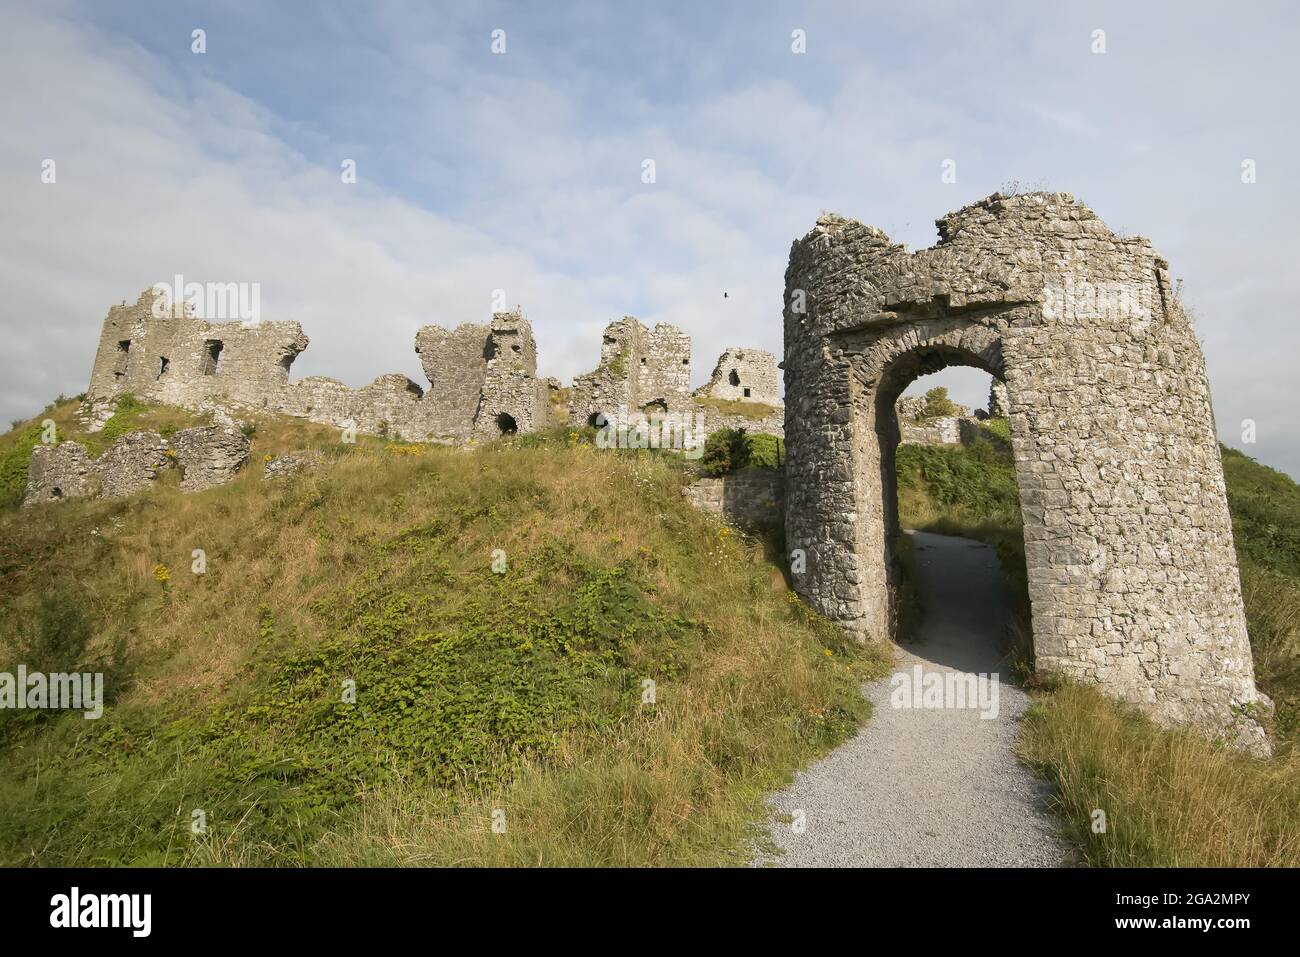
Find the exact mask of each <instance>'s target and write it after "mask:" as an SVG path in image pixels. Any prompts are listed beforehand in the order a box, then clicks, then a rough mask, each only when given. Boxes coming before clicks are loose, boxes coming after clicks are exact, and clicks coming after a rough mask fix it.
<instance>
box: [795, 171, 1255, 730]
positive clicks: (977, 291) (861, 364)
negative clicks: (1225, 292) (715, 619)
mask: <svg viewBox="0 0 1300 957" xmlns="http://www.w3.org/2000/svg"><path fill="white" fill-rule="evenodd" d="M938 226H939V234H940V241H939V243H938V244H937V245H935V246H934V247H932V248H929V249H924V250H921V251H919V252H916V253H909V252H908V251H907V250H906V249H904V248H903V247H901V246H899V245H897V244H894V243H892V242H891V241H890V240H889V239H888V237H887V236H886V235H885V234H884V233H883V232H881V231H880V230H878V229H874V228H872V227H868V226H864V225H862V224H861V223H857V222H854V221H852V220H848V219H844V218H841V217H838V216H824V217H822V218H821V219H820V220H819V221H818V223H817V225H816V227H815V228H814V229H813V230H812V231H811V232H810V233H808V234H807V235H806V236H805V237H803V238H802V239H800V240H798V241H796V242H795V243H794V245H793V246H792V248H791V252H790V265H789V268H788V269H787V272H786V307H785V314H784V320H785V343H786V355H785V380H786V409H787V417H786V442H787V460H786V476H787V507H786V537H787V545H788V547H789V548H790V549H795V548H803V549H805V550H806V554H807V571H806V572H805V573H804V574H802V575H799V576H796V577H795V581H796V588H797V589H798V590H799V592H800V593H801V594H802V595H803V596H804V597H805V598H806V599H807V600H808V601H809V602H810V603H811V604H812V605H813V606H814V607H815V608H817V609H818V610H819V611H821V612H823V613H825V614H827V615H828V616H830V617H831V618H833V619H835V620H838V621H840V622H842V623H843V624H844V625H845V626H846V627H848V628H849V629H850V630H852V631H854V632H856V633H858V634H862V635H864V636H865V635H877V636H885V635H888V634H889V633H890V631H891V628H892V614H891V612H892V610H891V607H890V602H891V584H892V583H893V581H894V580H895V579H896V575H897V567H896V565H895V563H894V560H893V558H892V542H893V537H894V535H895V534H896V532H897V512H896V497H895V491H896V490H895V488H894V475H893V468H894V463H893V456H894V449H895V447H896V446H897V443H898V440H899V429H898V422H897V418H896V416H895V414H894V404H895V401H896V399H897V398H898V396H899V394H900V393H901V392H902V391H903V389H905V388H906V387H907V385H908V384H909V383H910V382H912V381H913V380H914V379H915V378H916V377H917V376H919V375H924V374H928V373H930V372H934V371H937V370H938V369H940V368H943V367H945V366H947V365H953V364H964V365H972V366H975V367H977V368H980V369H983V370H984V371H986V372H989V373H991V374H992V375H994V376H995V377H997V378H998V379H1000V380H1002V381H1004V382H1005V383H1006V387H1007V397H1008V399H1009V402H1010V408H1011V415H1010V419H1009V422H1010V425H1011V433H1012V445H1013V449H1014V454H1015V459H1016V473H1017V480H1018V483H1019V489H1020V499H1021V509H1022V512H1023V516H1024V521H1025V548H1026V557H1027V563H1028V572H1029V587H1030V597H1031V600H1032V617H1033V633H1034V636H1033V637H1034V652H1035V659H1036V664H1037V667H1038V668H1039V669H1041V670H1043V671H1057V672H1063V673H1066V674H1069V675H1072V676H1074V677H1076V678H1079V679H1082V680H1087V681H1092V682H1095V683H1097V684H1098V685H1100V686H1101V688H1102V689H1103V690H1104V691H1106V692H1107V693H1109V694H1112V695H1114V696H1115V697H1118V698H1121V699H1123V700H1126V701H1131V702H1135V703H1137V704H1140V705H1142V706H1144V707H1145V708H1147V709H1148V710H1149V711H1150V712H1151V713H1152V714H1153V715H1154V716H1155V717H1156V718H1157V719H1158V720H1161V721H1163V722H1167V723H1168V722H1192V723H1195V724H1198V725H1200V726H1202V727H1205V728H1208V729H1212V730H1214V731H1215V732H1218V733H1224V734H1226V735H1228V736H1229V737H1230V738H1232V739H1233V740H1235V741H1236V742H1237V743H1239V744H1242V745H1244V746H1246V747H1251V748H1254V749H1263V748H1265V747H1266V744H1265V741H1264V738H1263V734H1262V731H1261V729H1260V726H1259V724H1258V723H1257V722H1255V721H1254V720H1252V718H1251V711H1252V709H1266V708H1267V707H1268V704H1269V703H1268V701H1267V698H1265V697H1263V696H1262V695H1261V694H1259V692H1258V691H1257V690H1256V688H1255V682H1254V673H1253V662H1252V659H1251V654H1250V645H1249V642H1248V640H1247V636H1246V627H1245V615H1244V611H1243V606H1242V601H1241V591H1240V583H1239V579H1238V574H1237V565H1236V556H1235V553H1234V551H1233V543H1232V528H1231V524H1230V520H1229V516H1228V509H1227V499H1226V492H1225V486H1224V481H1223V472H1222V467H1221V463H1220V461H1219V451H1218V445H1217V442H1216V439H1215V435H1214V429H1213V423H1212V415H1211V409H1210V395H1209V388H1208V382H1207V378H1206V373H1205V365H1204V360H1203V358H1202V356H1201V352H1200V348H1199V346H1198V344H1197V341H1196V337H1195V335H1194V333H1193V331H1192V329H1191V327H1190V325H1189V323H1188V321H1187V318H1186V316H1185V315H1184V314H1183V311H1182V309H1181V307H1180V306H1179V304H1178V302H1177V300H1176V299H1175V298H1174V296H1173V290H1172V286H1171V284H1170V279H1169V273H1168V266H1167V264H1166V263H1165V262H1164V260H1162V259H1160V257H1159V256H1157V255H1156V253H1155V251H1154V250H1153V249H1152V248H1151V245H1150V243H1149V242H1148V241H1147V240H1145V239H1141V238H1120V237H1117V236H1115V235H1114V234H1113V233H1112V232H1111V231H1110V230H1109V229H1108V228H1107V227H1106V226H1105V224H1104V223H1102V222H1101V221H1100V220H1099V219H1098V218H1097V217H1096V215H1095V214H1093V212H1092V211H1091V210H1089V209H1088V208H1087V207H1085V206H1083V205H1081V204H1078V203H1076V202H1074V200H1073V198H1072V197H1070V196H1069V195H1067V194H1062V193H1033V194H1027V195H1020V196H1002V195H995V196H992V197H989V198H988V199H986V200H982V201H980V202H978V203H975V204H973V205H971V206H968V207H965V208H964V209H961V210H959V211H957V212H955V213H952V214H950V215H948V216H946V217H944V218H943V219H941V220H939V222H938ZM801 307H802V308H801Z"/></svg>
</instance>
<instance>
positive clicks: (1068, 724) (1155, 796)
mask: <svg viewBox="0 0 1300 957" xmlns="http://www.w3.org/2000/svg"><path fill="white" fill-rule="evenodd" d="M985 428H986V430H988V431H989V432H990V433H991V434H990V435H989V436H986V437H984V438H983V439H981V440H978V441H976V443H975V444H974V445H973V446H972V447H963V446H916V445H902V446H900V447H899V449H898V456H897V471H898V501H899V517H900V521H901V523H902V525H903V526H904V527H905V528H920V529H923V530H926V531H934V532H939V533H941V534H950V535H965V536H968V537H971V538H977V539H981V540H984V541H987V542H989V543H991V544H993V545H994V546H995V547H996V548H997V553H998V557H999V558H1000V559H1001V561H1002V563H1003V566H1004V567H1005V568H1006V570H1007V573H1008V577H1009V578H1010V580H1011V583H1012V585H1013V588H1014V590H1015V592H1016V594H1017V595H1018V596H1019V597H1018V606H1017V608H1016V615H1015V625H1014V627H1013V634H1012V635H1011V636H1009V641H1010V643H1011V644H1012V645H1013V650H1014V652H1015V660H1016V661H1018V662H1020V663H1023V664H1024V665H1026V666H1027V665H1028V664H1029V662H1030V661H1031V660H1032V655H1031V645H1030V641H1031V639H1030V636H1029V598H1028V586H1027V581H1026V574H1025V557H1024V538H1023V529H1022V524H1021V517H1020V509H1019V505H1018V501H1017V492H1016V481H1015V469H1014V462H1013V459H1012V457H1011V453H1010V450H1009V447H1008V446H1007V445H1006V443H1005V441H1002V442H999V441H998V439H999V438H1001V439H1003V440H1005V439H1006V438H1007V437H1008V436H1007V435H1006V432H1005V420H992V421H991V422H989V423H986V424H985ZM1223 465H1224V474H1225V476H1226V479H1227V485H1228V505H1229V509H1230V511H1231V513H1232V520H1233V532H1234V539H1235V542H1236V548H1237V557H1238V560H1239V562H1240V567H1241V579H1242V590H1243V595H1244V597H1245V605H1246V618H1247V626H1248V630H1249V633H1250V642H1251V649H1252V651H1253V654H1254V659H1255V671H1256V680H1257V682H1258V684H1259V687H1260V689H1261V690H1262V691H1264V692H1265V693H1266V694H1268V695H1270V696H1271V697H1272V698H1273V700H1274V702H1275V704H1276V706H1277V713H1276V718H1275V722H1274V731H1275V732H1276V735H1277V741H1278V747H1277V754H1276V757H1274V758H1273V759H1272V760H1271V761H1260V760H1258V759H1255V758H1250V757H1247V756H1244V755H1241V754H1236V753H1233V752H1231V751H1229V750H1227V749H1225V748H1223V747H1221V746H1219V745H1217V744H1215V743H1213V742H1211V741H1209V740H1207V739H1206V738H1204V737H1203V736H1201V735H1199V734H1196V733H1194V732H1189V731H1165V730H1161V729H1159V728H1157V727H1155V726H1154V725H1153V724H1152V723H1151V722H1150V721H1149V720H1147V719H1146V718H1145V717H1143V716H1142V715H1141V714H1140V713H1138V712H1137V711H1136V710H1134V709H1131V708H1127V707H1124V706H1122V705H1119V704H1117V703H1115V702H1113V701H1111V700H1109V699H1107V698H1105V697H1103V696H1102V695H1100V694H1099V693H1098V692H1097V691H1096V690H1095V689H1093V688H1089V687H1080V686H1077V685H1072V684H1069V683H1063V684H1056V683H1052V684H1046V685H1036V686H1035V696H1036V701H1035V703H1034V705H1033V706H1032V708H1031V710H1030V712H1029V714H1028V715H1027V717H1026V721H1025V733H1024V737H1023V739H1022V744H1021V748H1022V754H1023V756H1024V757H1025V759H1026V760H1027V761H1028V762H1029V763H1030V764H1031V765H1032V766H1033V767H1034V768H1036V769H1037V770H1038V771H1039V772H1040V773H1042V774H1043V775H1044V776H1046V777H1047V778H1048V779H1049V780H1051V781H1052V782H1053V784H1054V785H1055V786H1056V790H1057V797H1056V802H1057V808H1058V810H1059V811H1060V812H1061V814H1062V816H1063V817H1064V819H1065V820H1066V822H1067V826H1068V828H1069V830H1070V832H1071V834H1072V835H1073V836H1074V837H1075V838H1076V839H1077V840H1078V841H1079V843H1080V844H1081V846H1082V847H1083V849H1084V854H1085V857H1086V859H1087V860H1088V861H1089V862H1091V863H1094V864H1100V865H1116V866H1163V865H1171V864H1177V865H1184V866H1189V865H1196V866H1236V865H1252V866H1257V865H1284V866H1297V865H1300V748H1297V747H1296V742H1297V740H1300V488H1297V486H1296V483H1295V482H1293V481H1292V480H1291V479H1290V478H1288V477H1287V476H1285V475H1283V474H1282V473H1280V472H1276V471H1274V470H1273V469H1270V468H1267V467H1265V466H1262V465H1260V464H1259V463H1257V462H1255V461H1254V460H1253V459H1250V458H1249V457H1247V456H1245V455H1243V454H1242V453H1240V452H1236V451H1234V450H1232V449H1228V448H1224V449H1223ZM904 567H906V563H904ZM1026 670H1027V669H1026ZM1095 809H1102V810H1105V811H1106V814H1107V826H1106V830H1105V832H1104V833H1097V832H1094V831H1093V829H1092V812H1093V810H1095Z"/></svg>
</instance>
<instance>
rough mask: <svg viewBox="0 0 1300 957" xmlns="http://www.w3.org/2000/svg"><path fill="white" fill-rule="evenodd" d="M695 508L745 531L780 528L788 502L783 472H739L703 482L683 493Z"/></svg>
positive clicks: (778, 470)
mask: <svg viewBox="0 0 1300 957" xmlns="http://www.w3.org/2000/svg"><path fill="white" fill-rule="evenodd" d="M682 492H683V494H684V495H685V496H686V498H687V500H689V501H690V503H691V504H692V505H694V506H695V507H696V508H699V509H703V510H704V511H706V512H713V513H714V514H715V515H721V516H722V517H723V518H725V519H726V520H727V521H728V522H730V523H731V524H733V525H738V526H740V527H742V528H757V527H761V526H769V525H778V524H780V522H781V514H782V503H783V501H784V498H785V476H784V473H782V471H781V470H780V469H754V468H747V469H740V470H739V471H737V472H732V473H730V474H727V475H720V476H718V477H716V478H702V479H698V480H696V481H695V482H692V483H691V484H690V485H688V486H686V487H685V488H684V489H683V490H682Z"/></svg>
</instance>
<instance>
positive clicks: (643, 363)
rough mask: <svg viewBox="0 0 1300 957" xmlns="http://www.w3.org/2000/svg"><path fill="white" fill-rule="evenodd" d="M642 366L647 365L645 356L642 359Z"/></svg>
mask: <svg viewBox="0 0 1300 957" xmlns="http://www.w3.org/2000/svg"><path fill="white" fill-rule="evenodd" d="M641 364H642V365H645V356H642V357H641Z"/></svg>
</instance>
